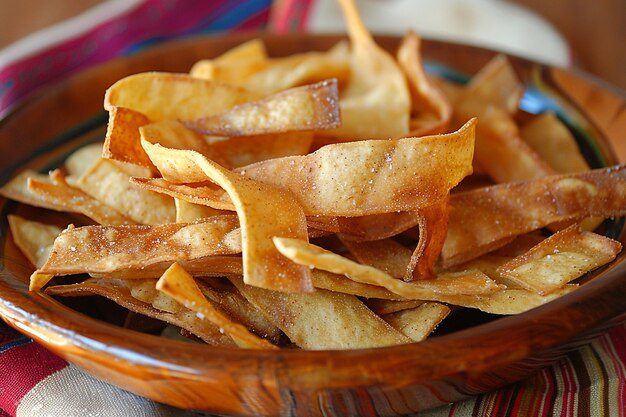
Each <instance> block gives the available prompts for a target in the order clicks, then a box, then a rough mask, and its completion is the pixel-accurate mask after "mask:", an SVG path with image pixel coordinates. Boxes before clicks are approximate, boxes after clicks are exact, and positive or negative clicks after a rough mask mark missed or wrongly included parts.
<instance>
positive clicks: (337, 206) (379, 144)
mask: <svg viewBox="0 0 626 417" xmlns="http://www.w3.org/2000/svg"><path fill="white" fill-rule="evenodd" d="M475 126H476V119H472V120H470V121H468V122H467V123H466V124H465V125H464V126H463V127H461V128H460V129H459V130H458V131H457V132H454V133H450V134H446V135H435V136H425V137H421V138H403V139H396V140H385V141H383V140H375V141H358V142H351V143H338V144H333V145H328V146H325V147H323V148H321V149H319V150H317V151H316V152H313V153H311V154H308V155H306V156H292V157H286V158H277V159H272V160H268V161H263V162H259V163H256V164H253V165H249V166H247V167H243V168H240V169H239V170H238V171H239V172H241V173H242V174H244V175H246V176H248V177H250V178H254V179H257V180H259V181H264V182H267V183H271V184H274V185H276V186H279V187H281V188H284V189H288V190H290V191H291V192H292V193H293V194H294V195H295V196H296V198H297V200H298V201H299V202H300V204H301V205H302V207H303V209H304V212H305V213H306V215H307V216H311V215H321V216H348V217H354V216H365V215H369V214H381V213H390V212H396V211H413V210H417V209H419V208H421V207H426V206H429V205H431V204H432V202H433V201H438V200H440V199H441V198H443V197H444V196H445V195H447V194H448V192H449V191H450V189H451V188H452V187H454V186H455V185H456V184H458V183H459V182H460V181H461V179H463V178H464V177H465V176H467V175H469V174H470V173H471V172H472V166H471V162H472V155H473V148H474V147H473V144H474V129H475ZM177 180H182V178H177ZM194 180H196V177H194V178H193V179H192V180H191V181H194ZM197 180H201V179H200V178H198V179H197ZM173 181H174V180H173ZM179 182H190V181H189V180H188V181H179Z"/></svg>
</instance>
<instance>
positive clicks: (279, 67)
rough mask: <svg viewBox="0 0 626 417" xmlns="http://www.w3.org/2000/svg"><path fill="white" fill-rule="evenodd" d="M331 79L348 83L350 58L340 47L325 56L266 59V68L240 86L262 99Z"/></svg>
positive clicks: (343, 47) (296, 55)
mask: <svg viewBox="0 0 626 417" xmlns="http://www.w3.org/2000/svg"><path fill="white" fill-rule="evenodd" d="M330 78H336V79H337V80H338V81H339V83H340V84H343V83H346V82H347V80H349V79H350V64H349V55H348V53H347V48H346V47H345V45H344V44H342V43H339V44H337V45H336V46H335V47H333V48H331V49H330V50H329V51H328V52H316V51H313V52H305V53H301V54H294V55H290V56H287V57H281V58H273V59H268V60H267V62H266V67H265V68H263V69H261V70H259V71H257V72H255V73H253V74H250V77H248V78H246V79H245V80H244V81H243V82H242V86H243V87H245V88H247V89H248V90H251V91H256V92H258V93H260V94H262V95H269V94H274V93H276V92H278V91H283V90H286V89H288V88H292V87H295V86H298V85H305V84H311V83H316V82H320V81H324V80H328V79H330ZM235 84H238V82H235Z"/></svg>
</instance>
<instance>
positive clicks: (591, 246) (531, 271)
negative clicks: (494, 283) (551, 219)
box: [498, 225, 622, 295]
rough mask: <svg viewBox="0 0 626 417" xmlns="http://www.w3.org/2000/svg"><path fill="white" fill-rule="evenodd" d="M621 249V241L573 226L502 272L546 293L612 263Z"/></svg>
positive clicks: (542, 243)
mask: <svg viewBox="0 0 626 417" xmlns="http://www.w3.org/2000/svg"><path fill="white" fill-rule="evenodd" d="M621 250H622V245H621V243H620V242H618V241H616V240H613V239H610V238H608V237H605V236H602V235H598V234H596V233H592V232H585V231H583V230H581V229H580V227H579V226H578V225H572V226H570V227H568V228H566V229H563V230H561V231H559V232H557V233H555V234H553V235H552V236H550V237H548V238H546V239H545V240H544V241H542V242H541V243H539V244H537V245H536V246H534V247H533V248H531V249H530V250H529V251H528V252H526V253H524V254H522V255H520V256H518V257H516V258H514V259H512V260H511V261H509V262H507V263H505V264H504V265H502V266H500V267H499V268H498V272H499V273H500V274H502V275H503V276H505V277H506V278H508V279H511V280H513V281H515V282H516V283H518V284H519V285H520V286H522V287H523V288H526V289H529V290H531V291H535V292H537V293H538V294H542V295H545V294H549V293H551V292H553V291H556V290H558V289H560V288H561V287H563V285H565V284H567V283H568V282H570V281H573V280H575V279H576V278H578V277H580V276H582V275H584V274H585V273H587V272H589V271H592V270H594V269H596V268H598V267H600V266H602V265H605V264H607V263H609V262H611V261H612V260H613V259H615V257H616V256H617V254H618V253H619V252H620V251H621Z"/></svg>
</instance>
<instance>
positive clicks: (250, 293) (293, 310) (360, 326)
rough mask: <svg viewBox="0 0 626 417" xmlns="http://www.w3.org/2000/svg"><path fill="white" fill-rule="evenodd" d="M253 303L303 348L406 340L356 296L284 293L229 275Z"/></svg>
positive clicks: (374, 345)
mask: <svg viewBox="0 0 626 417" xmlns="http://www.w3.org/2000/svg"><path fill="white" fill-rule="evenodd" d="M230 280H231V282H232V283H233V284H235V286H236V287H237V288H238V289H239V291H241V293H242V294H243V295H244V297H246V298H247V299H248V300H249V301H250V302H251V303H252V304H254V305H255V306H256V307H257V308H258V309H259V310H261V311H262V312H263V314H265V316H266V317H267V318H268V319H269V320H271V321H272V322H273V323H274V324H275V325H276V326H278V327H279V328H280V329H281V330H282V331H283V332H284V333H285V334H286V335H287V336H289V339H290V340H291V341H292V342H293V343H295V344H296V345H298V346H299V347H301V348H303V349H359V348H370V347H377V346H389V345H396V344H399V343H409V342H410V339H409V338H407V337H406V336H404V335H402V334H401V333H400V332H398V331H396V330H394V329H393V328H392V327H391V326H389V325H388V324H387V323H386V322H385V321H383V320H382V319H381V318H380V317H378V316H377V315H375V314H374V313H372V312H371V310H369V309H368V308H367V307H365V305H364V304H363V303H362V302H361V301H359V299H358V298H356V297H354V296H351V295H346V294H340V293H336V292H330V291H325V290H316V291H314V292H312V293H284V292H279V291H268V290H265V289H262V288H256V287H251V286H248V285H244V284H243V281H242V280H241V279H238V278H235V277H233V278H230Z"/></svg>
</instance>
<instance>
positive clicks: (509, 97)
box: [461, 54, 524, 114]
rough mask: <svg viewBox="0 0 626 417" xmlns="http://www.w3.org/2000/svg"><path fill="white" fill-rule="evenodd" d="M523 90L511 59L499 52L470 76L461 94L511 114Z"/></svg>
mask: <svg viewBox="0 0 626 417" xmlns="http://www.w3.org/2000/svg"><path fill="white" fill-rule="evenodd" d="M523 92H524V86H523V85H522V83H521V82H520V80H519V77H518V76H517V74H516V73H515V69H514V68H513V66H512V65H511V61H509V59H508V58H507V57H506V55H502V54H500V55H496V56H495V57H494V58H493V59H492V60H491V61H489V62H488V63H487V65H485V66H484V67H483V68H481V70H480V71H478V73H476V74H475V75H474V77H472V79H471V80H470V82H469V84H468V85H467V87H466V88H465V91H464V92H463V93H461V94H462V95H463V97H464V98H469V97H472V100H476V101H480V102H483V103H489V104H491V105H492V106H495V107H499V108H501V109H503V110H505V111H506V112H507V113H509V114H513V113H515V112H516V111H517V110H518V105H519V100H520V98H521V97H522V94H523Z"/></svg>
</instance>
